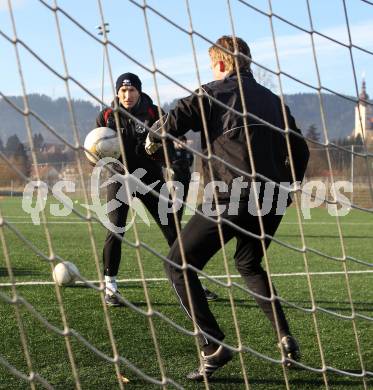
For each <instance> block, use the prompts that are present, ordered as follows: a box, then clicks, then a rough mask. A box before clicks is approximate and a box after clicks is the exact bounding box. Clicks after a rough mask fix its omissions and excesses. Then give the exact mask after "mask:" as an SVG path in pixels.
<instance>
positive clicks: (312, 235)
mask: <svg viewBox="0 0 373 390" xmlns="http://www.w3.org/2000/svg"><path fill="white" fill-rule="evenodd" d="M276 237H277V238H278V237H286V238H299V237H300V236H299V234H276ZM304 237H305V238H336V239H339V238H340V237H339V235H338V234H335V235H334V234H321V235H320V234H307V233H305V234H304ZM343 238H344V239H346V238H356V239H361V238H373V236H368V235H366V234H365V235H362V236H358V235H350V236H348V235H346V236H345V235H343Z"/></svg>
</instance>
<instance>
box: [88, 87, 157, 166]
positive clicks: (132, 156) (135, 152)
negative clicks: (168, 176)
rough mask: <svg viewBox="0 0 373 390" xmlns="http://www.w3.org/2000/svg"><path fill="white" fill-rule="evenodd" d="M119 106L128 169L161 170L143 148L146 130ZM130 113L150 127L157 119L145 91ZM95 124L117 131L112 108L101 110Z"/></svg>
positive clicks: (155, 110) (155, 107)
mask: <svg viewBox="0 0 373 390" xmlns="http://www.w3.org/2000/svg"><path fill="white" fill-rule="evenodd" d="M120 108H121V110H120V111H119V112H118V114H119V121H120V132H121V135H122V137H121V138H122V141H123V145H124V150H125V155H126V160H127V168H128V170H129V171H130V172H133V171H134V170H135V169H136V168H139V167H141V168H144V169H146V170H147V171H148V172H149V171H154V170H155V171H157V173H159V172H161V166H160V165H159V163H157V162H156V161H154V160H152V159H150V157H149V156H148V155H147V154H146V152H145V149H144V146H145V139H146V136H147V134H148V130H147V129H146V128H145V127H144V126H143V125H141V124H139V123H137V122H136V121H134V120H133V119H131V118H130V117H129V116H128V115H126V114H125V111H126V109H125V108H124V107H123V106H122V105H120ZM130 113H131V115H133V116H134V117H135V118H137V119H139V120H140V121H141V122H143V123H144V124H145V125H147V126H148V127H151V126H152V124H153V123H154V122H155V121H157V120H158V119H159V113H158V107H157V106H156V105H154V104H153V101H152V99H151V98H150V97H149V96H148V95H147V94H145V93H141V96H140V99H139V101H138V103H137V104H136V106H135V107H133V108H132V110H131V111H130ZM96 125H97V126H98V127H110V128H111V129H113V130H115V131H117V126H116V124H115V117H114V112H113V110H112V109H111V108H106V109H104V110H102V111H101V112H100V114H99V115H98V117H97V119H96ZM120 160H122V159H120Z"/></svg>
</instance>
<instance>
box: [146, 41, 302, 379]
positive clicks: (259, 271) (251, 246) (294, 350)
mask: <svg viewBox="0 0 373 390" xmlns="http://www.w3.org/2000/svg"><path fill="white" fill-rule="evenodd" d="M209 54H210V59H211V67H212V72H213V74H214V78H215V81H213V82H211V83H208V84H205V85H203V86H202V88H201V90H199V91H197V92H195V93H194V94H192V95H191V96H189V97H186V98H184V99H180V100H179V101H178V103H177V105H176V107H175V108H174V109H173V110H171V111H170V112H169V113H168V115H167V116H166V117H163V119H162V120H161V121H157V122H156V123H155V124H154V125H153V126H152V130H153V132H150V133H149V135H148V139H147V142H146V150H147V152H148V153H149V154H152V153H154V152H155V151H156V150H157V149H159V147H160V145H161V144H160V138H159V136H158V134H159V132H160V129H161V127H163V129H164V131H165V132H166V133H167V134H171V135H172V136H174V137H179V136H181V135H183V134H185V133H186V132H187V131H188V130H189V129H193V130H194V131H198V132H200V133H201V147H202V152H203V153H204V154H205V158H203V172H204V182H205V185H206V184H208V183H209V184H212V187H213V188H215V189H216V193H217V194H216V197H215V196H214V200H213V201H210V204H208V205H207V206H208V207H206V204H202V205H201V206H199V208H198V212H197V213H196V214H195V215H194V216H193V217H192V218H191V219H190V220H189V222H188V223H187V225H186V226H185V228H184V229H183V230H182V233H181V241H182V246H183V249H184V253H185V259H186V262H187V264H188V268H187V274H188V278H187V279H188V281H187V280H186V278H185V277H184V276H185V275H184V272H185V271H184V268H183V267H181V265H182V263H183V261H182V255H181V248H180V242H179V241H175V243H174V244H173V246H172V248H171V250H170V253H169V255H168V258H169V259H170V260H171V262H172V263H171V264H168V263H167V264H166V272H167V274H168V276H169V279H170V281H171V283H172V286H173V287H174V289H175V291H176V294H177V296H178V298H179V299H180V301H181V304H182V306H183V308H184V309H185V310H186V311H187V313H188V315H189V316H190V317H192V315H191V314H192V313H191V306H192V307H193V312H194V318H195V321H196V325H197V328H198V329H199V338H200V341H201V348H202V364H201V366H200V367H199V368H198V369H197V370H195V371H193V372H191V373H190V374H189V375H188V378H189V379H191V380H197V381H200V380H203V378H204V375H205V376H206V377H207V378H208V377H210V376H211V375H212V374H213V373H214V372H215V371H216V370H217V369H219V368H220V367H222V366H224V365H225V364H226V363H228V362H229V361H230V360H231V359H232V357H233V351H232V349H231V348H229V347H226V346H224V345H223V344H222V340H223V339H224V333H223V331H222V330H221V329H220V327H219V325H218V323H217V322H216V319H215V317H214V315H213V314H212V312H211V310H210V308H209V305H208V302H207V300H206V298H205V296H204V294H203V289H202V286H201V283H200V281H199V279H198V276H197V273H196V272H195V269H197V270H202V269H203V267H204V266H205V265H206V263H207V262H208V261H209V260H210V259H211V257H213V255H214V254H215V253H216V252H217V251H218V250H219V249H221V246H222V243H221V239H220V234H219V229H218V223H219V221H218V219H217V216H219V217H220V220H221V230H222V236H223V241H224V244H225V243H227V242H228V241H230V240H231V239H232V238H236V240H237V245H236V252H235V254H234V259H235V265H236V268H237V270H238V271H239V272H240V274H241V276H242V278H243V279H244V281H245V282H246V285H247V286H248V289H249V291H250V293H253V295H254V298H255V300H256V302H257V303H258V305H259V307H260V308H261V309H262V310H263V312H264V314H265V315H266V316H267V318H268V319H269V321H270V322H271V324H272V326H273V328H274V329H275V331H276V332H278V337H279V347H280V348H281V350H282V351H283V354H284V356H285V357H286V361H285V364H286V365H290V364H292V363H293V362H294V361H295V360H298V359H299V357H300V351H299V347H298V343H297V341H296V340H295V338H294V337H293V336H292V335H291V333H290V329H289V325H288V322H287V320H286V317H285V314H284V312H283V310H282V307H281V304H280V301H279V300H278V299H277V297H275V299H274V300H273V307H272V303H271V299H270V298H271V286H270V280H269V278H268V276H267V273H266V271H265V270H264V269H263V268H262V266H261V261H262V257H263V255H264V253H263V245H264V246H265V248H268V245H269V244H270V242H271V238H272V237H273V236H274V234H275V232H276V230H277V228H278V226H279V224H280V222H281V219H282V216H283V215H282V214H283V212H282V213H278V209H277V205H278V203H280V202H279V201H280V198H281V192H280V191H279V186H278V184H279V183H281V182H282V183H283V182H288V183H291V182H293V181H294V180H293V177H292V174H291V170H290V165H289V159H290V156H289V153H288V148H287V141H286V136H285V132H284V131H282V130H283V129H285V128H286V127H287V126H288V127H289V128H290V129H291V130H292V131H293V132H290V133H289V142H290V148H291V157H292V159H293V163H294V164H293V166H294V170H295V176H296V177H295V178H294V179H295V180H297V181H301V180H302V178H303V176H304V172H305V170H306V167H307V163H308V158H309V151H308V148H307V144H306V142H305V140H304V138H303V137H302V136H301V131H300V130H299V129H298V128H297V126H296V123H295V121H294V118H293V117H292V116H291V114H290V111H289V109H288V108H287V107H284V109H283V107H282V104H281V101H280V99H279V97H278V96H276V95H275V94H273V93H272V92H271V91H270V90H268V89H267V88H265V87H263V86H261V85H259V84H258V83H257V82H256V81H255V79H254V77H253V75H252V73H251V70H250V63H251V53H250V49H249V47H248V45H247V44H246V42H245V41H244V40H242V39H240V38H233V37H230V36H222V37H221V38H219V39H218V40H217V42H216V44H215V45H214V46H212V47H211V48H210V50H209ZM241 86H242V90H241ZM241 93H242V94H243V98H242V97H241ZM243 101H244V104H243ZM201 107H202V109H203V112H202V110H201ZM244 108H246V110H247V112H248V114H247V115H246V117H245V116H244V114H243V113H244V112H245V109H244ZM245 118H246V122H245V120H244V119H245ZM160 122H162V124H163V126H161V123H160ZM245 123H246V124H247V126H246V125H245ZM247 137H248V138H249V139H247ZM248 141H250V146H251V147H250V148H249V147H248ZM208 145H209V148H208ZM210 152H211V157H210ZM252 162H253V164H252ZM211 173H212V174H211ZM254 182H255V183H254ZM257 184H258V185H257ZM266 184H271V185H272V187H273V193H272V194H273V197H272V203H270V206H271V208H270V209H269V210H268V211H267V212H264V211H262V210H264V204H265V203H268V202H267V200H268V199H267V198H268V196H267V194H264V188H263V187H267V186H266ZM254 186H256V188H257V190H256V191H257V192H256V191H254V190H253V188H254ZM265 192H266V193H267V189H266V191H265ZM282 195H283V194H282ZM255 196H256V198H257V199H256V201H257V202H258V204H259V208H260V211H259V210H258V208H257V207H256V202H254V205H253V202H252V198H255ZM286 198H287V195H286ZM286 198H285V206H286V201H287V203H288V204H289V203H290V200H289V199H286ZM285 206H284V208H285ZM206 210H207V211H209V216H208V217H207V216H206V215H205V214H206ZM259 214H261V220H262V226H263V228H264V232H265V236H264V239H263V238H261V237H263V235H262V230H261V227H260V225H261V224H260V218H259V216H258V215H259ZM190 266H192V267H193V268H191V267H190ZM186 283H188V284H189V290H190V301H189V299H188V294H187V289H186ZM272 288H273V291H274V293H275V294H276V290H275V289H274V287H273V286H272ZM276 295H277V294H276ZM289 359H290V360H289Z"/></svg>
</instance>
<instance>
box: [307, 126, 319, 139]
mask: <svg viewBox="0 0 373 390" xmlns="http://www.w3.org/2000/svg"><path fill="white" fill-rule="evenodd" d="M306 137H307V138H308V139H310V140H312V141H316V142H320V132H319V131H318V130H317V127H316V126H315V125H314V124H313V123H312V125H310V127H309V128H308V130H307V132H306Z"/></svg>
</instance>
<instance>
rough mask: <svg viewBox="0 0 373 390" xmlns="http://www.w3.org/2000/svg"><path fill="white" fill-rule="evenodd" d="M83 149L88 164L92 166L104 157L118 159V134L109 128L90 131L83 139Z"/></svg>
mask: <svg viewBox="0 0 373 390" xmlns="http://www.w3.org/2000/svg"><path fill="white" fill-rule="evenodd" d="M84 149H85V154H86V156H87V158H88V160H89V162H91V163H93V164H95V163H96V162H97V161H98V160H100V159H101V158H104V157H112V158H115V159H118V158H119V157H120V155H121V153H120V146H119V142H118V134H117V132H116V131H115V130H113V129H110V128H109V127H97V128H96V129H93V130H91V131H90V132H89V133H88V134H87V136H86V138H85V141H84ZM87 151H89V152H90V153H88V152H87Z"/></svg>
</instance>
